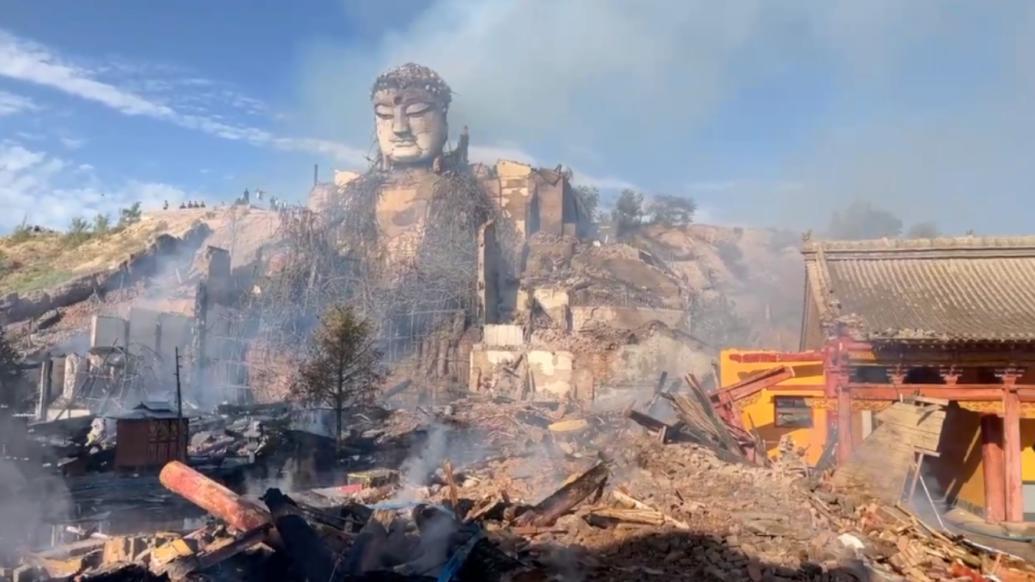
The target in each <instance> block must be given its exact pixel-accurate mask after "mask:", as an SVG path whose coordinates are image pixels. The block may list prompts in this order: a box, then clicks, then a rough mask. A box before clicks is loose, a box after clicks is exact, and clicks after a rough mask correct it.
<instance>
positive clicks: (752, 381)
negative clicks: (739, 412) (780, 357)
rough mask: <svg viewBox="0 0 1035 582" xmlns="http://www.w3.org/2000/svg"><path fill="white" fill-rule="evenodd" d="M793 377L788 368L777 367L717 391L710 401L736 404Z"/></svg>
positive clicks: (790, 369)
mask: <svg viewBox="0 0 1035 582" xmlns="http://www.w3.org/2000/svg"><path fill="white" fill-rule="evenodd" d="M793 377H794V370H793V369H792V368H791V367H790V366H777V367H775V368H770V369H769V370H765V371H763V372H759V373H757V374H754V375H753V376H749V377H747V378H745V379H743V380H741V381H740V382H737V383H736V384H731V385H730V386H727V387H725V388H723V389H722V390H719V391H718V392H716V393H714V394H713V395H712V399H713V400H718V401H720V402H721V401H724V400H730V401H733V402H736V401H737V400H741V399H743V398H747V397H748V396H753V395H755V394H757V393H758V392H759V391H761V390H765V389H766V388H769V387H770V386H775V385H777V384H779V383H780V382H783V381H784V380H789V379H791V378H793Z"/></svg>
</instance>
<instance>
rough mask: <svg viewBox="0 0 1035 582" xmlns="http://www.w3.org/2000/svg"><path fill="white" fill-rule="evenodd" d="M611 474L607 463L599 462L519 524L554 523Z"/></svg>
mask: <svg viewBox="0 0 1035 582" xmlns="http://www.w3.org/2000/svg"><path fill="white" fill-rule="evenodd" d="M610 475H611V469H610V468H609V467H608V466H607V463H603V462H601V463H597V464H596V465H594V466H593V467H592V468H591V469H589V470H588V471H586V472H585V473H583V474H582V475H580V476H579V477H578V478H577V479H575V480H573V481H571V482H570V483H568V484H567V485H565V486H563V487H561V488H560V489H558V490H557V491H555V492H554V493H553V494H552V495H550V496H549V497H547V498H546V499H544V500H542V501H541V502H539V504H538V505H536V506H535V507H533V508H532V509H530V510H528V511H526V512H525V513H522V514H521V515H519V516H518V517H517V519H516V520H515V524H516V525H518V526H530V525H534V526H546V525H553V523H554V522H555V521H557V518H558V517H560V516H562V515H564V514H565V513H568V512H569V511H571V509H572V508H574V507H575V506H576V505H578V504H579V503H581V502H582V500H584V499H585V498H587V497H589V496H590V495H592V494H593V493H596V492H597V491H599V490H601V489H602V488H603V487H604V484H605V483H607V478H608V477H609V476H610Z"/></svg>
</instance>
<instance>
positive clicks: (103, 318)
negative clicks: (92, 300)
mask: <svg viewBox="0 0 1035 582" xmlns="http://www.w3.org/2000/svg"><path fill="white" fill-rule="evenodd" d="M128 333H129V330H128V328H127V323H126V320H125V319H122V318H121V317H111V316H107V315H94V316H93V318H92V319H91V320H90V350H91V351H104V350H110V349H113V348H122V349H125V347H126V344H127V338H128Z"/></svg>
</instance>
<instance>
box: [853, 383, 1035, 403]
mask: <svg viewBox="0 0 1035 582" xmlns="http://www.w3.org/2000/svg"><path fill="white" fill-rule="evenodd" d="M847 389H848V390H849V391H850V392H851V393H852V398H853V399H855V400H898V399H899V398H900V397H902V398H906V397H909V396H926V397H929V398H944V399H946V400H961V401H967V402H970V401H983V400H985V401H998V400H1001V399H1002V397H1003V385H1002V384H956V385H954V386H951V385H948V384H849V385H848V386H847ZM1032 397H1033V398H1035V393H1033V394H1032Z"/></svg>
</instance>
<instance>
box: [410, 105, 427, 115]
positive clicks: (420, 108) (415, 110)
mask: <svg viewBox="0 0 1035 582" xmlns="http://www.w3.org/2000/svg"><path fill="white" fill-rule="evenodd" d="M429 109H431V104H430V103H413V104H411V105H407V106H406V109H405V110H404V111H406V115H420V114H422V113H424V112H425V111H427V110H429Z"/></svg>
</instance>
